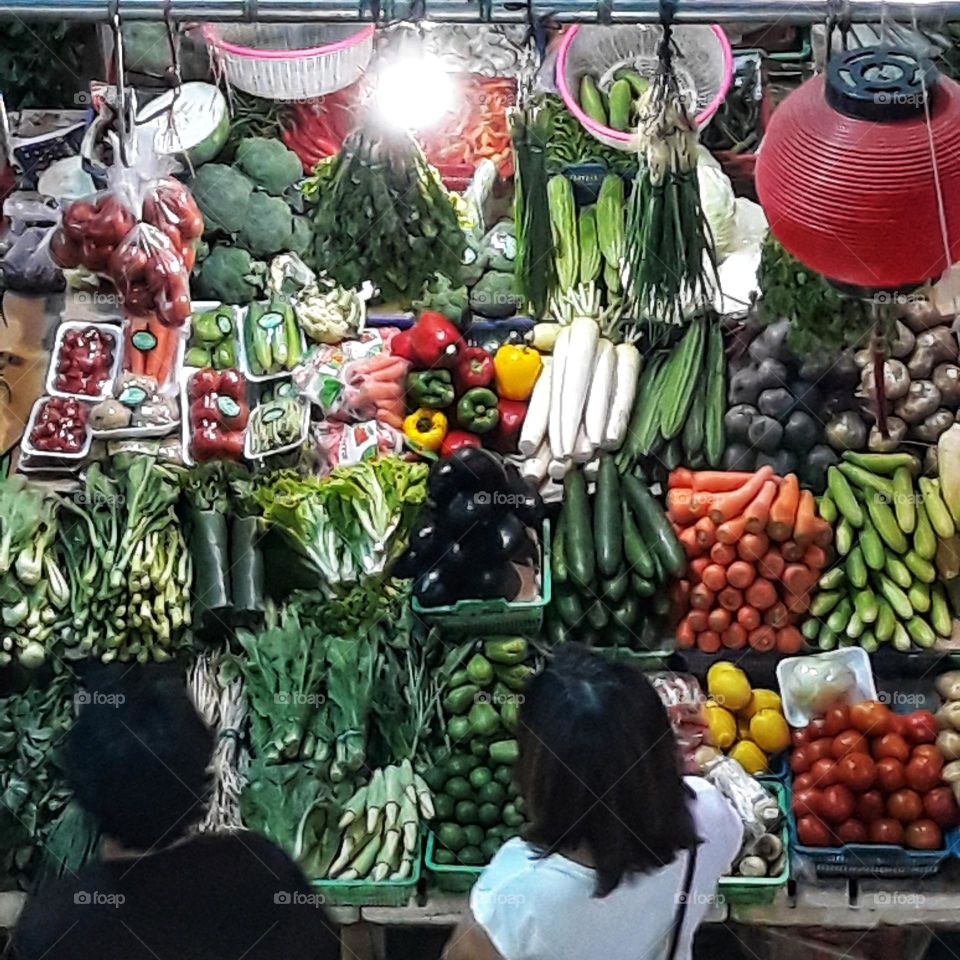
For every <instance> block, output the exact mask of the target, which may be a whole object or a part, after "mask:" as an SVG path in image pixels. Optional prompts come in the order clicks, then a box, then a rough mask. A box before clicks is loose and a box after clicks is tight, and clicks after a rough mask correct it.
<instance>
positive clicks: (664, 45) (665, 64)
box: [657, 0, 677, 76]
mask: <svg viewBox="0 0 960 960" xmlns="http://www.w3.org/2000/svg"><path fill="white" fill-rule="evenodd" d="M676 7H677V3H676V0H660V24H661V25H662V27H663V37H662V38H661V39H660V49H659V50H658V51H657V58H658V60H659V66H660V71H661V72H662V73H664V74H666V75H668V76H669V75H670V74H671V73H672V72H673V15H674V13H675V12H676Z"/></svg>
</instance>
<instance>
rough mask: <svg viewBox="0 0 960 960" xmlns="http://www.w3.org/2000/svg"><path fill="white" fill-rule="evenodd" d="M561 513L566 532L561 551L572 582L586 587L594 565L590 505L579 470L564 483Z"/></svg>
mask: <svg viewBox="0 0 960 960" xmlns="http://www.w3.org/2000/svg"><path fill="white" fill-rule="evenodd" d="M563 496H564V503H563V509H564V513H566V515H567V529H566V538H565V542H564V548H565V550H566V559H567V569H568V570H569V571H570V576H571V577H572V578H573V580H574V581H575V582H576V583H578V584H580V585H582V586H587V585H589V584H590V583H591V582H592V581H593V575H594V571H595V569H596V562H595V557H594V553H593V530H592V529H591V525H590V503H589V501H588V499H587V483H586V480H584V478H583V471H582V470H571V471H570V473H568V474H567V475H566V477H565V478H564V481H563Z"/></svg>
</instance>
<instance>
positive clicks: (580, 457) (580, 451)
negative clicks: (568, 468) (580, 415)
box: [573, 424, 596, 463]
mask: <svg viewBox="0 0 960 960" xmlns="http://www.w3.org/2000/svg"><path fill="white" fill-rule="evenodd" d="M595 451H596V448H595V447H594V445H593V444H592V443H591V442H590V438H589V437H588V436H587V431H586V429H585V428H584V426H583V424H580V432H579V433H578V434H577V442H576V443H575V444H574V445H573V462H574V463H586V462H587V461H588V460H592V459H593V454H594V452H595Z"/></svg>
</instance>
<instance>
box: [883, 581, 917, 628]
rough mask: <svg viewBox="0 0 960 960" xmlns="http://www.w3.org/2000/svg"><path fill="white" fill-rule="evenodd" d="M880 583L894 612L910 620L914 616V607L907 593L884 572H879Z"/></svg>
mask: <svg viewBox="0 0 960 960" xmlns="http://www.w3.org/2000/svg"><path fill="white" fill-rule="evenodd" d="M877 579H878V581H879V584H880V592H881V593H882V594H883V596H884V599H886V601H887V603H889V604H890V606H891V607H893V612H894V613H895V614H896V615H897V616H898V617H899V618H900V619H901V620H909V619H910V617H912V616H913V607H912V606H911V605H910V601H909V600H908V599H907V595H906V594H905V593H904V592H903V591H902V590H901V589H900V588H899V587H898V586H897V585H896V584H895V583H894V582H893V581H892V580H891V579H890V578H889V577H887V576H884V575H883V574H882V573H880V574H877Z"/></svg>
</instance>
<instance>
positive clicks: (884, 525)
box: [866, 494, 910, 553]
mask: <svg viewBox="0 0 960 960" xmlns="http://www.w3.org/2000/svg"><path fill="white" fill-rule="evenodd" d="M866 501H867V513H868V514H869V515H870V521H871V522H872V523H873V525H874V527H876V530H877V533H879V534H880V537H881V538H882V539H883V542H884V543H885V544H886V545H887V546H888V547H890V549H891V550H896V551H897V553H906V552H907V549H908V548H909V546H910V544H909V543H908V542H907V538H906V536H905V535H904V532H903V531H902V530H901V529H900V527H898V526H897V518H896V516H894V513H893V510H892V509H891V508H890V506H889V501H884V500H883V499H882V497H881V496H879V495H877V494H868V495H867V497H866Z"/></svg>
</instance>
